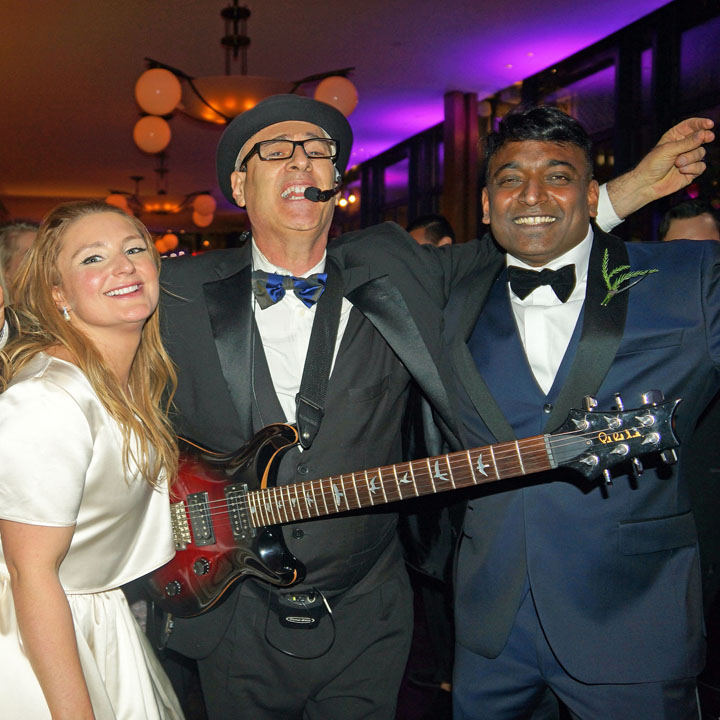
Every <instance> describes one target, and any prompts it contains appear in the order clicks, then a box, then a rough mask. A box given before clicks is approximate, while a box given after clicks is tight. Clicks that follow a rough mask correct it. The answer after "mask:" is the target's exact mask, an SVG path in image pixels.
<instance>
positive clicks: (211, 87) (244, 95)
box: [135, 0, 358, 152]
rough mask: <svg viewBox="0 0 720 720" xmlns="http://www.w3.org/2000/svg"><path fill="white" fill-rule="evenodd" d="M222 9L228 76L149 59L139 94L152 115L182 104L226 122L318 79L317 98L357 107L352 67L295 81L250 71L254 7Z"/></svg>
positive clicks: (343, 108) (198, 116)
mask: <svg viewBox="0 0 720 720" xmlns="http://www.w3.org/2000/svg"><path fill="white" fill-rule="evenodd" d="M220 14H221V16H222V17H223V19H224V21H225V35H224V36H223V38H222V40H221V43H222V45H223V47H224V48H225V75H211V76H207V77H192V76H190V75H188V74H187V73H185V72H183V71H182V70H179V69H178V68H176V67H173V66H171V65H167V64H165V63H162V62H159V61H158V60H153V59H152V58H145V60H146V61H147V63H148V67H149V69H148V70H147V71H146V72H145V73H143V74H142V75H141V76H140V78H139V79H138V81H137V83H136V86H135V98H136V100H137V102H138V104H139V105H140V107H141V108H142V109H143V110H144V111H145V112H146V113H149V115H150V116H158V117H157V119H158V120H163V118H162V117H159V116H163V115H168V114H170V113H172V112H173V111H174V110H175V109H176V108H178V109H180V110H181V111H182V112H184V113H185V114H187V115H190V116H191V117H194V118H196V119H198V120H204V121H206V122H211V123H217V124H225V123H228V122H230V120H232V119H233V118H234V117H235V116H237V115H239V114H240V113H242V112H244V111H245V110H249V109H250V108H252V107H254V106H255V105H257V103H258V102H260V101H261V100H263V99H264V98H266V97H269V96H270V95H275V94H277V93H296V92H299V91H301V90H303V89H304V86H306V85H310V84H314V83H317V86H316V88H315V91H314V93H313V97H314V98H315V99H316V100H320V101H322V102H326V103H328V104H329V105H333V106H334V107H336V108H337V109H338V110H340V112H342V113H343V114H344V115H345V116H348V115H350V113H352V111H353V110H354V109H355V106H356V105H357V101H358V95H357V90H356V89H355V86H354V85H353V83H352V82H351V81H350V80H348V78H347V76H348V74H349V73H350V72H351V71H352V70H354V69H355V68H352V67H348V68H342V69H340V70H332V71H329V72H324V73H319V74H316V75H309V76H307V77H304V78H302V79H301V80H296V81H285V80H278V79H276V78H269V77H260V76H253V75H248V74H247V49H248V47H249V45H250V38H249V37H248V35H247V20H248V18H249V17H250V10H249V9H248V8H247V7H244V6H239V5H238V0H233V4H232V5H228V6H227V7H225V8H224V9H223V10H222V11H221V13H220ZM238 57H240V60H241V67H240V74H239V75H232V74H231V72H230V70H231V65H232V61H233V60H235V61H237V59H238ZM143 120H145V118H141V120H140V122H142V121H143ZM138 124H139V123H138ZM145 124H146V125H147V122H146V123H145ZM165 124H167V123H165ZM155 125H157V126H158V128H156V129H155V132H156V133H158V134H159V135H161V136H162V138H163V139H164V137H165V136H168V138H167V142H166V143H165V145H164V146H163V147H167V143H168V142H169V141H170V140H169V126H168V128H167V130H165V128H162V129H160V125H161V123H157V122H155ZM136 130H137V126H136ZM142 130H143V129H141V131H142ZM136 142H137V141H136ZM146 152H152V151H146ZM154 152H158V151H157V150H156V151H154Z"/></svg>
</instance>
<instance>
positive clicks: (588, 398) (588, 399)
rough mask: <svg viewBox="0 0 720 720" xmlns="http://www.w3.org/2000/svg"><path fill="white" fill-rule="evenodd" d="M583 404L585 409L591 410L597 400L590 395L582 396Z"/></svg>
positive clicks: (595, 405)
mask: <svg viewBox="0 0 720 720" xmlns="http://www.w3.org/2000/svg"><path fill="white" fill-rule="evenodd" d="M583 404H584V405H585V409H586V410H588V411H589V410H592V409H593V408H596V407H597V404H598V402H597V400H596V399H595V398H594V397H592V395H586V396H585V397H584V398H583Z"/></svg>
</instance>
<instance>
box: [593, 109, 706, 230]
mask: <svg viewBox="0 0 720 720" xmlns="http://www.w3.org/2000/svg"><path fill="white" fill-rule="evenodd" d="M713 125H714V123H713V121H712V120H710V119H709V118H689V119H688V120H683V121H682V122H681V123H678V124H677V125H675V126H674V127H672V128H670V130H668V131H667V132H666V133H665V134H664V135H663V136H662V137H661V138H660V141H659V142H658V144H657V145H656V146H655V147H654V148H653V149H652V150H651V151H650V152H649V153H648V154H647V155H646V156H645V157H644V158H643V159H642V160H641V161H640V162H639V163H638V165H637V166H636V167H635V168H634V169H633V170H630V171H629V172H627V173H625V174H624V175H620V177H617V178H615V179H614V180H611V181H610V182H609V183H608V186H607V189H608V195H609V197H610V201H611V202H612V205H613V208H614V209H615V212H616V213H617V215H618V217H620V218H626V217H627V216H628V215H631V214H632V213H634V212H635V211H636V210H639V209H640V208H642V207H644V206H645V205H647V204H648V203H650V202H652V201H653V200H658V199H659V198H661V197H665V196H666V195H670V194H671V193H674V192H676V191H678V190H681V189H682V188H684V187H687V186H688V185H689V184H690V183H691V182H693V180H695V178H696V177H698V175H701V174H702V173H703V172H704V171H705V163H704V162H703V158H704V157H705V148H704V147H703V145H704V144H705V143H709V142H712V141H713V140H714V139H715V134H714V133H713V132H712V127H713Z"/></svg>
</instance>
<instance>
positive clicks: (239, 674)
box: [198, 565, 413, 720]
mask: <svg viewBox="0 0 720 720" xmlns="http://www.w3.org/2000/svg"><path fill="white" fill-rule="evenodd" d="M412 630H413V618H412V593H411V590H410V584H409V582H408V579H407V575H406V574H405V571H404V568H403V567H402V566H401V565H399V572H398V573H397V574H396V575H395V576H394V577H392V578H391V579H389V580H387V581H385V582H384V583H382V584H380V585H379V586H376V587H374V588H373V589H372V590H370V591H368V592H364V593H357V594H355V593H354V592H353V591H349V592H348V593H346V595H344V596H343V597H342V598H341V599H340V600H339V602H338V603H337V604H336V605H334V606H333V607H332V614H331V615H328V614H327V613H324V615H323V617H322V618H321V620H320V622H319V625H318V627H317V628H315V629H312V630H306V629H294V628H285V627H283V626H282V625H281V624H280V623H279V621H278V619H277V615H275V614H274V613H273V611H272V609H271V607H270V604H269V596H265V595H264V594H263V593H259V594H257V595H245V594H244V595H242V596H241V597H240V598H239V599H238V604H237V607H236V610H235V614H234V616H233V619H232V622H231V625H230V628H229V630H228V632H227V633H226V635H225V637H224V638H223V640H222V641H221V642H220V645H219V646H218V647H217V648H216V650H215V651H214V652H213V653H212V654H211V655H210V656H208V657H207V658H205V659H202V660H200V661H198V667H199V670H200V679H201V682H202V688H203V694H204V696H205V703H206V706H207V711H208V717H209V720H235V719H236V718H238V719H240V718H252V720H338V719H339V718H342V719H343V720H360V719H361V718H362V719H363V720H393V718H394V717H395V710H396V705H397V695H398V690H399V688H400V683H401V681H402V677H403V672H404V670H405V665H406V662H407V657H408V653H409V650H410V643H411V639H412ZM315 655H319V657H314V656H315Z"/></svg>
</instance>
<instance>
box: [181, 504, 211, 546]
mask: <svg viewBox="0 0 720 720" xmlns="http://www.w3.org/2000/svg"><path fill="white" fill-rule="evenodd" d="M186 502H187V511H188V516H189V517H190V527H191V528H192V534H193V538H194V539H195V545H197V546H198V547H200V546H202V545H214V544H215V530H214V529H213V524H212V517H211V515H210V503H209V501H208V494H207V493H206V492H199V493H193V494H192V495H188V496H187V498H186Z"/></svg>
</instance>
